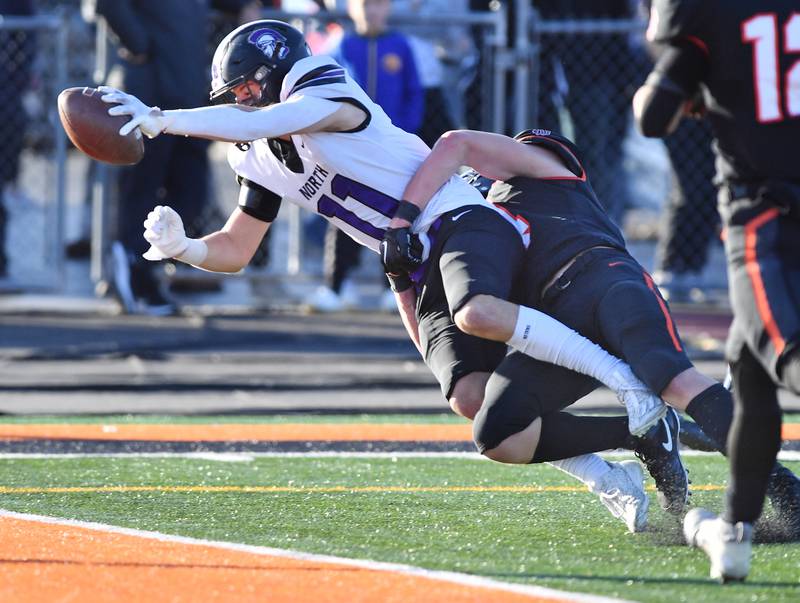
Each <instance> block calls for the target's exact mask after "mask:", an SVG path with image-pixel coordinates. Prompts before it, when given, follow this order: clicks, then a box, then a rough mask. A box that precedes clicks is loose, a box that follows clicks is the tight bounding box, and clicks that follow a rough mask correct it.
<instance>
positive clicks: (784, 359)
mask: <svg viewBox="0 0 800 603" xmlns="http://www.w3.org/2000/svg"><path fill="white" fill-rule="evenodd" d="M778 362H779V366H778V373H779V375H780V377H781V383H783V385H784V386H786V388H787V389H788V390H789V391H791V392H792V393H795V394H800V344H798V343H797V342H792V343H789V344H787V346H786V351H784V353H783V354H782V355H781V358H780V360H779V361H778Z"/></svg>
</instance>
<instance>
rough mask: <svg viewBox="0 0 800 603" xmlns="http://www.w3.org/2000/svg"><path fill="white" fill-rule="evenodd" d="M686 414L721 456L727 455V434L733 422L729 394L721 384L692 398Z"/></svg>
mask: <svg viewBox="0 0 800 603" xmlns="http://www.w3.org/2000/svg"><path fill="white" fill-rule="evenodd" d="M686 414H687V415H689V416H690V417H692V419H694V421H695V423H697V424H698V425H699V426H700V429H702V430H703V431H704V432H705V434H706V435H707V436H708V437H709V438H711V439H712V440H713V442H714V443H715V444H716V445H717V448H718V449H719V450H720V451H721V452H722V454H727V453H726V450H727V448H726V445H727V440H728V432H729V431H730V429H731V421H732V420H733V396H732V395H731V392H729V391H728V390H727V389H725V388H724V387H722V384H720V383H715V384H714V385H712V386H711V387H709V388H707V389H704V390H703V391H702V392H700V393H699V394H697V395H696V396H695V397H694V398H692V401H691V402H689V405H688V406H687V407H686Z"/></svg>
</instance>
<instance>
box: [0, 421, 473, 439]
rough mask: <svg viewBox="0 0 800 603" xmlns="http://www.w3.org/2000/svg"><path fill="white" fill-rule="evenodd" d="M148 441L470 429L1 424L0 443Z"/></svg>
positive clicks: (408, 434)
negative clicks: (40, 440) (37, 440)
mask: <svg viewBox="0 0 800 603" xmlns="http://www.w3.org/2000/svg"><path fill="white" fill-rule="evenodd" d="M32 438H46V439H70V440H148V441H168V442H187V441H188V442H198V441H201V442H203V441H204V442H226V441H231V440H256V441H259V440H262V441H271V442H289V441H333V442H343V441H377V440H383V441H392V442H407V441H419V440H423V441H430V442H440V441H472V425H470V424H414V423H398V424H385V423H384V424H382V423H276V424H271V423H262V424H252V423H245V424H232V423H224V424H211V425H198V424H193V425H176V424H172V425H166V424H143V423H138V424H109V425H99V424H98V425H87V424H58V425H47V424H20V425H10V424H5V425H3V424H0V440H13V439H32Z"/></svg>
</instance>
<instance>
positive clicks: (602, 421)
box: [531, 412, 630, 463]
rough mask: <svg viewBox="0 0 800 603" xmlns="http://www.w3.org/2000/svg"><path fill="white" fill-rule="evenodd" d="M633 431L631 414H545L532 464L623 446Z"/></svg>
mask: <svg viewBox="0 0 800 603" xmlns="http://www.w3.org/2000/svg"><path fill="white" fill-rule="evenodd" d="M629 437H630V434H629V433H628V417H592V416H590V417H586V416H577V415H571V414H569V413H568V412H555V413H551V414H547V415H544V416H543V417H542V433H541V435H540V436H539V445H538V446H537V447H536V454H534V455H533V459H532V460H531V462H532V463H544V462H547V461H559V460H561V459H568V458H570V457H572V456H578V455H581V454H587V453H589V452H600V451H601V450H611V449H614V448H624V447H625V446H626V442H627V440H628V438H629Z"/></svg>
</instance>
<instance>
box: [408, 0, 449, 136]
mask: <svg viewBox="0 0 800 603" xmlns="http://www.w3.org/2000/svg"><path fill="white" fill-rule="evenodd" d="M456 4H457V3H456V2H453V1H452V0H448V2H447V3H446V4H442V3H441V2H439V1H436V2H433V1H428V2H423V1H422V0H410V1H409V0H395V2H394V12H395V14H398V13H405V14H411V15H415V16H417V17H420V19H421V20H424V18H425V16H426V15H432V14H435V11H451V12H455V11H456V8H457V7H456V6H455V5H456ZM462 10H463V8H462ZM448 29H450V28H448ZM406 33H407V35H408V41H409V43H410V45H411V51H412V52H413V54H414V63H415V65H416V67H417V73H418V75H419V80H420V85H421V86H422V90H423V94H424V98H425V100H424V106H425V111H424V112H423V115H422V120H421V123H420V126H419V128H418V129H417V131H416V134H417V136H419V137H420V138H421V139H422V140H423V141H424V142H425V144H426V145H428V146H429V147H432V146H433V145H434V143H435V142H436V141H437V140H439V137H440V136H441V135H442V134H444V133H445V132H448V131H450V130H453V129H455V128H456V124H455V122H454V120H453V118H452V116H451V110H450V106H449V104H448V99H447V97H446V96H445V91H444V66H443V65H442V61H441V60H440V59H439V53H440V52H441V53H443V52H444V48H443V46H444V45H445V44H446V43H447V42H449V41H450V40H449V39H448V40H445V38H451V37H452V32H450V31H442V28H441V27H440V26H437V25H432V26H428V27H424V26H422V24H421V23H415V24H414V25H413V27H409V28H407V29H406Z"/></svg>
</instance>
